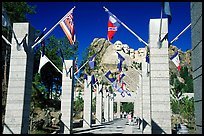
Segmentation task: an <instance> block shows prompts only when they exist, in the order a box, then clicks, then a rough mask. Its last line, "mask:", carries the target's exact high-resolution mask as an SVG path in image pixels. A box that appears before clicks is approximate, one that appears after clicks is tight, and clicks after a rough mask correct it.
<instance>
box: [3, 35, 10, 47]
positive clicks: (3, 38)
mask: <svg viewBox="0 0 204 136" xmlns="http://www.w3.org/2000/svg"><path fill="white" fill-rule="evenodd" d="M2 38H3V39H4V41H5V42H6V43H7V44H9V45H10V46H12V44H11V43H10V42H9V41H8V40H7V39H6V38H5V37H4V36H3V35H2Z"/></svg>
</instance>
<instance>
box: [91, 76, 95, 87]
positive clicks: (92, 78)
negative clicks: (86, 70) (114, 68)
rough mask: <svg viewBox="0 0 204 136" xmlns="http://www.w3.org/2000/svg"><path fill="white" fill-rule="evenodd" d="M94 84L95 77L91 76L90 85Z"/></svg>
mask: <svg viewBox="0 0 204 136" xmlns="http://www.w3.org/2000/svg"><path fill="white" fill-rule="evenodd" d="M95 83H96V80H95V76H94V75H92V76H91V85H94V84H95Z"/></svg>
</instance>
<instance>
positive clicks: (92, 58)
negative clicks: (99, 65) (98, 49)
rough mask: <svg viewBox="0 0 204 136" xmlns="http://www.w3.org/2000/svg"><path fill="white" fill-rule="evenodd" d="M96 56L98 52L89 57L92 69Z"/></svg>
mask: <svg viewBox="0 0 204 136" xmlns="http://www.w3.org/2000/svg"><path fill="white" fill-rule="evenodd" d="M95 57H96V54H94V55H93V56H92V57H91V58H90V59H89V66H90V68H91V69H93V68H94V66H95Z"/></svg>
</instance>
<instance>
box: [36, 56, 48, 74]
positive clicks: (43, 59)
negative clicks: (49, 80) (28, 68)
mask: <svg viewBox="0 0 204 136" xmlns="http://www.w3.org/2000/svg"><path fill="white" fill-rule="evenodd" d="M47 62H49V60H48V59H47V58H46V56H45V55H43V56H42V54H41V57H40V65H39V69H38V73H40V70H41V68H42V67H43V66H44V65H45V64H46V63H47Z"/></svg>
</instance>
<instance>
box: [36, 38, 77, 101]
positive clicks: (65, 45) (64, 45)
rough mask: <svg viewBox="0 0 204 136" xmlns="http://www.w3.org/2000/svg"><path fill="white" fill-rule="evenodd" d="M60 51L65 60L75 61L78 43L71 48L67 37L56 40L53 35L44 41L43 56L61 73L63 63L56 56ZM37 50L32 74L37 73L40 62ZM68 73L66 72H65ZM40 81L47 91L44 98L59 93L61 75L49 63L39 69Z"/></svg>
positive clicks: (58, 56) (58, 55)
mask: <svg viewBox="0 0 204 136" xmlns="http://www.w3.org/2000/svg"><path fill="white" fill-rule="evenodd" d="M60 48H61V49H62V53H63V56H64V59H65V60H68V59H75V58H76V56H77V54H78V53H77V52H78V43H77V44H76V45H74V46H71V45H70V43H69V41H68V39H67V37H64V38H62V39H57V38H56V37H55V36H54V35H52V36H50V37H49V38H48V39H46V40H45V55H46V56H47V57H48V58H49V59H50V60H51V61H52V62H53V63H54V64H55V66H56V67H58V68H59V69H60V70H61V71H62V67H63V63H62V60H61V58H60V54H57V52H58V49H60ZM39 50H41V48H39V49H37V51H36V54H35V61H34V71H33V72H34V73H37V71H38V67H39V62H40V60H39V59H40V54H41V53H40V51H39ZM67 71H68V70H67ZM40 75H41V81H42V83H43V84H44V85H45V87H46V90H47V92H48V93H47V96H46V98H47V99H49V98H52V92H60V90H61V88H60V86H61V82H62V75H61V73H59V72H58V71H57V70H56V69H55V67H53V65H52V64H51V63H47V64H46V65H45V66H44V67H43V68H42V69H41V74H40Z"/></svg>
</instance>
